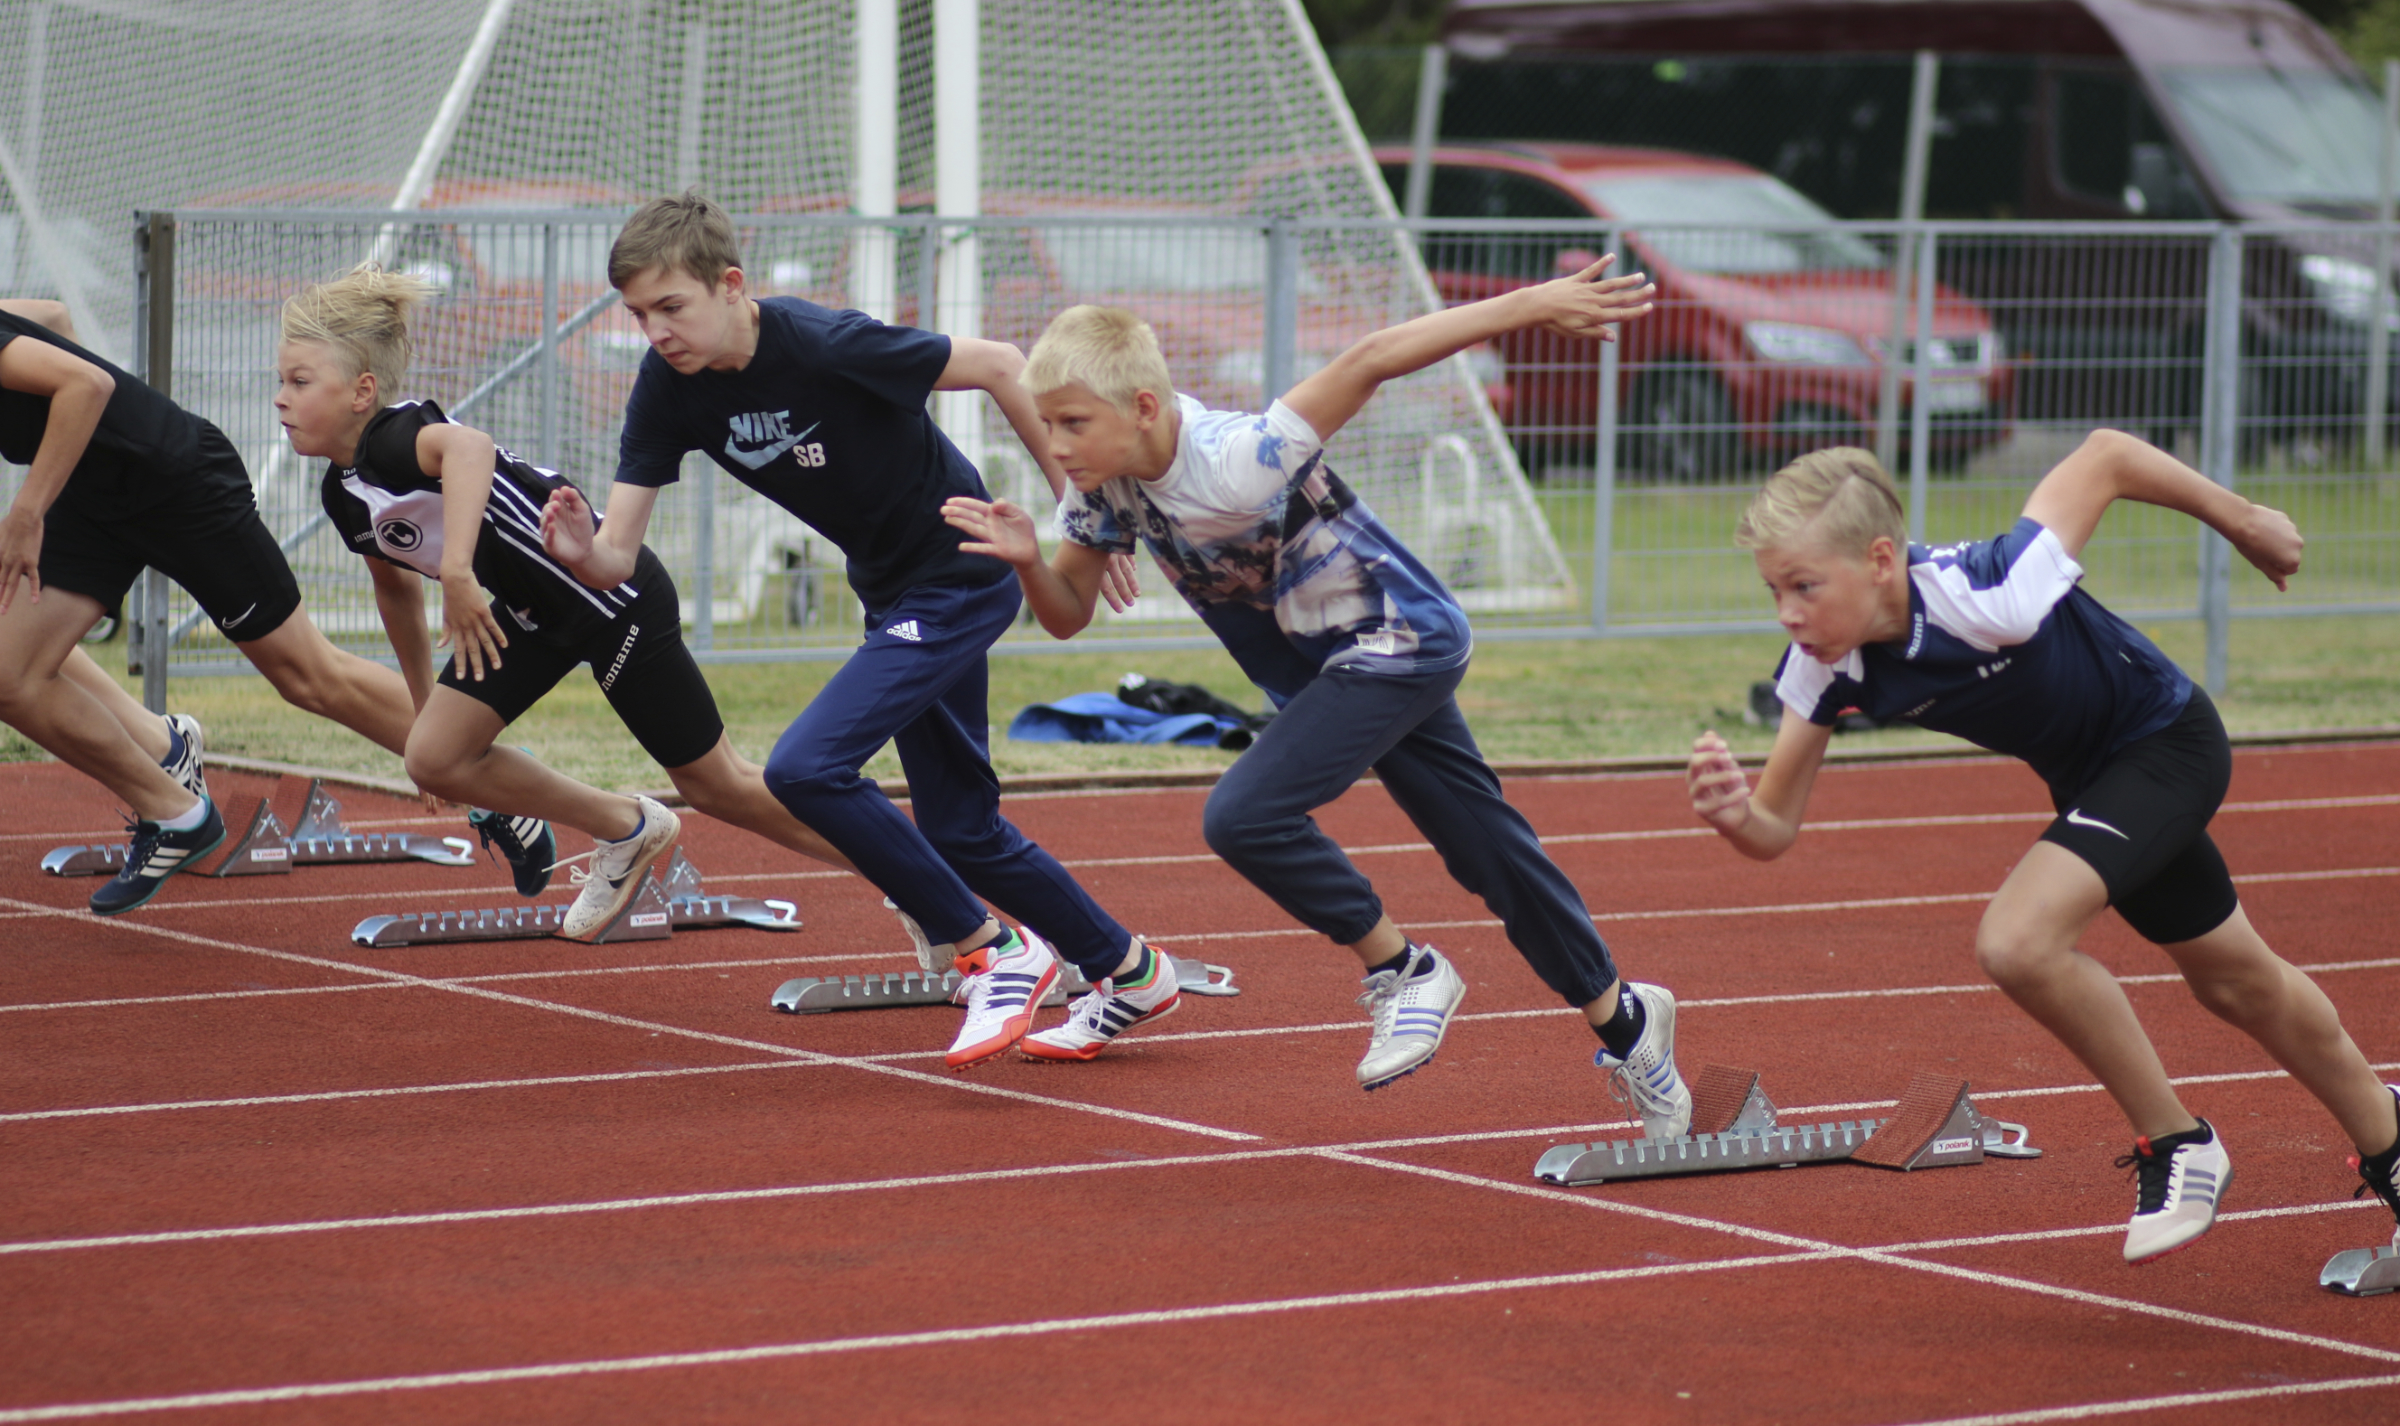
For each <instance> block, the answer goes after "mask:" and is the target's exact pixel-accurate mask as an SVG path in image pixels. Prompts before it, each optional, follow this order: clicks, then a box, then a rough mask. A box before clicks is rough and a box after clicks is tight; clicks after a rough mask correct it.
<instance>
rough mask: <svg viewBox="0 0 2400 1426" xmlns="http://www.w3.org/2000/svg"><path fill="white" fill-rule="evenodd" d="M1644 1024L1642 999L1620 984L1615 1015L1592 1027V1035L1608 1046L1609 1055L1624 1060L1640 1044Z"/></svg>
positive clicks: (1645, 1020) (1630, 987) (1629, 987)
mask: <svg viewBox="0 0 2400 1426" xmlns="http://www.w3.org/2000/svg"><path fill="white" fill-rule="evenodd" d="M1645 1023H1647V1017H1645V1016H1644V1015H1643V1014H1642V998H1641V997H1640V996H1638V995H1635V994H1634V993H1633V987H1632V986H1629V985H1622V984H1620V985H1619V986H1618V987H1617V1009H1616V1013H1615V1014H1613V1015H1611V1016H1609V1017H1608V1019H1607V1020H1606V1021H1605V1022H1603V1023H1601V1024H1598V1025H1594V1026H1593V1027H1592V1033H1593V1034H1595V1035H1598V1036H1599V1037H1600V1043H1601V1044H1603V1045H1606V1046H1608V1052H1609V1053H1610V1054H1612V1055H1615V1056H1616V1057H1617V1058H1618V1059H1624V1058H1626V1057H1627V1056H1629V1055H1631V1054H1632V1053H1633V1047H1634V1046H1635V1045H1637V1044H1639V1043H1640V1042H1641V1038H1642V1026H1643V1025H1644V1024H1645Z"/></svg>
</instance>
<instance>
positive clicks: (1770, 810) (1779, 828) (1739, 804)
mask: <svg viewBox="0 0 2400 1426" xmlns="http://www.w3.org/2000/svg"><path fill="white" fill-rule="evenodd" d="M1832 741H1833V729H1831V728H1829V727H1819V726H1818V725H1817V724H1814V723H1811V722H1809V721H1808V720H1807V719H1806V718H1803V717H1801V716H1800V715H1799V714H1797V713H1795V712H1793V711H1792V710H1791V709H1789V708H1786V709H1784V710H1783V725H1782V726H1781V727H1780V728H1778V729H1777V730H1776V733H1775V749H1774V751H1773V752H1770V753H1768V754H1767V766H1766V770H1765V771H1764V772H1762V773H1760V774H1759V777H1758V790H1757V791H1756V792H1753V791H1751V789H1750V780H1749V778H1748V777H1746V776H1744V775H1743V773H1742V765H1741V764H1740V763H1738V762H1736V761H1734V756H1733V750H1732V749H1730V748H1728V747H1726V746H1725V740H1724V739H1723V738H1720V737H1718V736H1717V735H1716V733H1715V732H1714V731H1713V730H1712V731H1710V732H1706V733H1703V734H1701V735H1700V737H1699V739H1698V740H1697V741H1696V742H1694V743H1693V744H1692V760H1691V762H1690V763H1689V764H1687V765H1686V766H1685V768H1684V772H1683V782H1684V788H1685V790H1686V791H1688V792H1689V793H1690V794H1691V798H1692V810H1693V811H1694V812H1697V813H1699V814H1700V820H1701V821H1703V822H1706V823H1708V825H1710V826H1712V827H1714V828H1716V829H1717V835H1718V836H1720V837H1723V838H1724V839H1725V840H1726V841H1728V842H1731V843H1733V845H1734V848H1735V849H1736V850H1737V851H1739V852H1740V853H1741V854H1742V855H1743V856H1746V857H1749V858H1752V859H1753V860H1756V861H1762V862H1769V861H1773V860H1774V859H1775V858H1777V857H1779V856H1782V855H1783V854H1784V852H1785V851H1787V850H1788V849H1789V848H1790V847H1791V845H1792V843H1794V842H1796V841H1798V840H1799V839H1800V818H1801V815H1802V814H1803V813H1804V812H1806V811H1807V810H1808V794H1809V790H1810V789H1811V788H1813V787H1815V786H1816V782H1817V769H1818V768H1820V767H1822V766H1823V765H1824V763H1825V747H1826V745H1827V744H1828V743H1830V742H1832Z"/></svg>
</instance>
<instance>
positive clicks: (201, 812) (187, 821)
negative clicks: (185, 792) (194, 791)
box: [158, 797, 208, 832]
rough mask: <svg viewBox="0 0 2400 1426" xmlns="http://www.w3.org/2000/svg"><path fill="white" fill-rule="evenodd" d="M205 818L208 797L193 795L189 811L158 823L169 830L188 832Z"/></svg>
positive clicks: (206, 817) (206, 818)
mask: <svg viewBox="0 0 2400 1426" xmlns="http://www.w3.org/2000/svg"><path fill="white" fill-rule="evenodd" d="M207 820H208V799H206V798H202V797H195V798H193V799H192V807H191V810H190V811H188V812H185V813H183V814H181V815H180V816H175V817H169V818H168V819H167V820H166V821H164V822H161V823H159V824H158V825H159V826H160V827H162V828H164V829H165V830H167V831H170V832H189V831H191V830H192V829H193V828H195V827H197V826H199V825H200V824H201V823H203V822H205V821H207Z"/></svg>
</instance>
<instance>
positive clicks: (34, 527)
mask: <svg viewBox="0 0 2400 1426" xmlns="http://www.w3.org/2000/svg"><path fill="white" fill-rule="evenodd" d="M18 580H23V581H25V583H26V585H27V586H28V587H29V588H30V590H31V594H32V601H33V602H34V603H36V604H39V603H41V602H42V517H41V516H39V515H27V514H25V513H23V512H22V511H19V510H13V509H12V510H10V511H9V512H8V514H7V515H6V516H0V614H5V613H7V612H8V606H9V605H11V604H13V603H15V602H16V598H17V581H18Z"/></svg>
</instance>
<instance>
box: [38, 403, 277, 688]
mask: <svg viewBox="0 0 2400 1426" xmlns="http://www.w3.org/2000/svg"><path fill="white" fill-rule="evenodd" d="M200 453H201V466H200V468H199V469H196V470H189V471H171V472H164V473H162V474H161V475H160V476H159V479H160V480H161V481H162V482H164V483H165V484H166V485H167V486H168V489H167V491H166V493H165V494H163V495H162V496H161V497H160V498H159V499H158V500H156V501H153V502H150V503H147V504H144V505H142V506H140V507H139V508H137V509H134V510H132V511H131V512H129V513H127V514H125V515H124V516H123V518H121V519H120V518H112V515H111V512H109V511H107V510H105V509H102V510H94V509H90V508H87V507H86V506H85V505H84V504H83V503H82V502H80V501H78V500H76V499H75V498H74V492H73V488H72V486H71V485H70V487H69V490H68V492H67V493H66V494H63V495H61V496H60V498H59V499H58V501H57V502H56V503H55V504H53V505H52V506H51V507H50V513H49V514H48V515H46V516H44V517H43V519H42V586H43V587H44V588H46V589H63V590H66V591H67V592H68V593H70V594H81V595H84V596H86V597H87V598H91V599H96V600H98V601H99V602H100V607H101V608H103V609H113V608H115V607H116V606H117V605H118V604H119V603H120V602H121V601H122V600H123V599H124V598H125V593H126V591H127V590H129V589H131V588H133V582H134V580H135V579H137V578H139V577H140V576H141V573H142V567H143V566H145V565H149V566H154V567H156V568H157V569H159V570H161V571H163V572H164V573H165V574H166V576H167V578H169V579H171V580H174V581H175V582H176V583H177V584H180V585H182V586H183V587H184V589H185V590H187V591H188V592H189V593H190V594H191V596H192V598H194V599H196V600H198V601H199V602H200V607H201V608H202V609H204V610H206V611H207V612H208V617H210V618H211V619H214V620H216V621H217V627H218V628H219V629H220V630H222V631H224V634H225V637H226V638H228V639H231V640H233V641H234V642H235V643H237V644H243V643H248V642H250V641H251V640H253V639H263V638H265V637H266V636H267V635H269V634H272V633H274V632H275V631H276V630H277V629H280V628H282V627H283V623H284V621H285V620H286V619H289V618H291V617H292V612H293V611H294V610H296V609H298V608H299V607H300V585H299V582H298V581H297V580H295V579H293V578H292V566H291V563H290V561H288V560H286V559H285V558H284V557H283V550H282V549H281V547H279V546H278V545H277V544H276V543H275V536H274V535H273V534H272V533H270V532H269V531H268V529H267V525H266V522H265V521H264V520H261V519H259V518H258V497H257V496H256V495H255V494H253V493H252V491H251V489H250V474H249V472H248V471H247V470H245V469H244V468H243V466H242V457H241V453H240V452H238V451H236V450H235V449H234V448H233V443H232V442H231V441H228V440H226V439H225V437H224V435H223V433H221V432H220V431H218V430H217V428H216V427H214V426H211V425H208V424H207V423H205V422H203V423H202V424H201V428H200Z"/></svg>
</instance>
